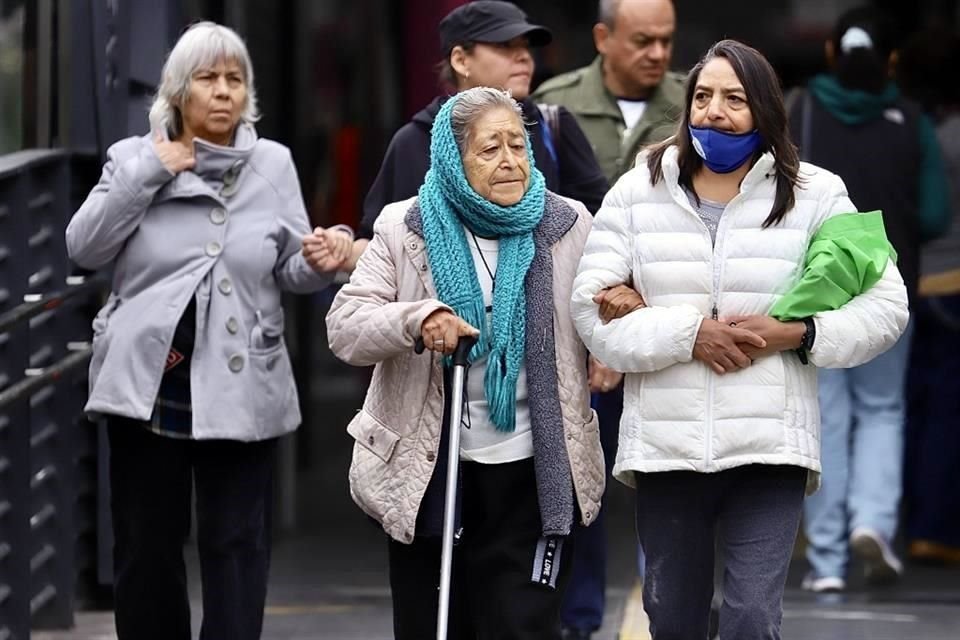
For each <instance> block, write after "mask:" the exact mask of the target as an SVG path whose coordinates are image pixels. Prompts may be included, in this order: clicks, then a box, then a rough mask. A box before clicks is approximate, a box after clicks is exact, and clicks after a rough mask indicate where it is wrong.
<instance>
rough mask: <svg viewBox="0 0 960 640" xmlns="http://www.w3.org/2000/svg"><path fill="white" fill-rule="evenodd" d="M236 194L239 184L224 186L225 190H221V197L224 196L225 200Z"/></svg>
mask: <svg viewBox="0 0 960 640" xmlns="http://www.w3.org/2000/svg"><path fill="white" fill-rule="evenodd" d="M236 192H237V183H233V184H224V185H223V188H222V189H220V195H222V196H223V197H224V198H229V197H230V196H232V195H233V194H235V193H236Z"/></svg>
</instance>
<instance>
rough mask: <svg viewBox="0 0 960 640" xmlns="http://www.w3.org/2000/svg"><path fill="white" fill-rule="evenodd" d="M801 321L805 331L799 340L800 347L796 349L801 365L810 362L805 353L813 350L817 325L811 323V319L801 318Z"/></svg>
mask: <svg viewBox="0 0 960 640" xmlns="http://www.w3.org/2000/svg"><path fill="white" fill-rule="evenodd" d="M802 321H803V325H804V327H805V330H804V332H803V337H802V338H800V347H799V348H798V349H797V357H798V358H800V363H801V364H809V363H810V360H809V358H808V357H807V353H808V352H809V351H810V350H811V349H813V341H814V340H815V339H816V337H817V325H816V324H815V323H814V322H813V318H803V320H802Z"/></svg>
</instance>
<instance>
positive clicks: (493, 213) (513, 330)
mask: <svg viewBox="0 0 960 640" xmlns="http://www.w3.org/2000/svg"><path fill="white" fill-rule="evenodd" d="M456 101H457V97H456V96H454V97H452V98H450V99H449V100H447V102H446V103H445V104H444V105H443V107H441V109H440V112H439V113H437V117H436V118H435V119H434V122H433V129H432V132H431V141H430V169H429V170H428V171H427V176H426V179H425V180H424V183H423V185H422V186H421V187H420V194H419V195H420V199H419V204H420V211H421V214H422V216H423V236H424V240H425V243H426V246H427V258H428V260H429V262H430V269H431V271H432V273H433V280H434V283H435V284H436V287H437V294H438V297H439V298H440V301H441V302H443V303H444V304H446V305H448V306H450V307H451V308H452V309H453V310H454V312H455V313H456V314H457V315H458V316H460V317H461V318H463V319H464V320H466V321H467V322H469V323H470V324H471V325H472V326H474V327H477V328H478V329H479V330H480V339H479V340H478V341H477V344H476V346H475V347H474V348H473V349H472V350H471V352H470V361H471V362H473V361H475V360H476V359H478V358H480V357H482V356H483V355H484V354H488V358H487V370H486V375H485V376H484V381H483V382H484V389H485V391H486V396H487V404H488V405H489V408H490V420H491V422H493V424H494V425H495V426H496V428H497V429H498V430H499V431H506V432H510V431H513V430H514V428H515V427H516V397H517V378H518V377H519V375H520V369H521V367H522V366H523V361H524V353H525V351H524V349H525V347H524V344H525V340H526V299H525V297H526V296H525V293H524V280H525V278H526V275H527V270H528V269H529V268H530V263H531V262H532V261H533V255H534V244H533V230H534V229H535V228H536V226H537V224H539V222H540V219H541V218H542V217H543V206H544V194H545V192H546V187H545V185H544V178H543V174H542V173H540V171H539V170H538V169H537V168H536V167H535V166H534V163H533V149H532V148H531V146H530V139H529V137H527V157H528V158H529V160H530V183H529V187H528V189H527V192H526V193H525V194H524V196H523V199H522V200H521V201H520V202H518V203H517V204H515V205H513V206H509V207H502V206H500V205H497V204H494V203H493V202H490V201H489V200H486V199H485V198H483V197H481V196H480V195H479V194H477V192H476V191H474V190H473V187H471V186H470V184H469V183H468V182H467V177H466V175H465V174H464V171H463V159H462V158H461V156H460V149H459V148H458V146H457V142H456V140H455V138H454V135H453V129H452V128H451V125H450V115H451V112H452V111H453V107H454V105H455V104H456ZM464 226H466V227H467V228H468V229H470V230H471V231H472V232H473V233H475V234H477V235H478V236H481V237H486V238H498V239H499V241H500V249H499V256H498V258H497V271H496V285H495V286H494V291H493V320H492V322H491V323H488V322H487V314H486V311H485V310H484V303H483V292H482V291H481V289H480V282H479V280H478V279H477V272H476V268H475V267H474V262H473V256H472V255H471V253H470V247H469V246H468V245H467V236H466V234H465V233H464V231H463V227H464Z"/></svg>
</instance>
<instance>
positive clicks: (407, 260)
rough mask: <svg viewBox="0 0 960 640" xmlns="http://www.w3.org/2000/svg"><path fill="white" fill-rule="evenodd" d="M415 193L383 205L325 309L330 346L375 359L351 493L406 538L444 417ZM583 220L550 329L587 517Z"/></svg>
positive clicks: (558, 251) (586, 224)
mask: <svg viewBox="0 0 960 640" xmlns="http://www.w3.org/2000/svg"><path fill="white" fill-rule="evenodd" d="M414 201H415V198H411V199H409V200H406V201H403V202H397V203H393V204H390V205H388V206H387V207H385V208H384V210H383V212H382V213H381V215H380V217H379V218H378V219H377V223H376V226H375V235H374V238H373V240H372V241H371V242H370V245H369V246H368V247H367V249H366V250H365V251H364V253H363V256H362V257H361V259H360V261H359V264H358V265H357V268H356V270H355V271H354V273H353V275H352V277H351V278H350V282H349V283H348V284H346V285H345V286H344V287H343V288H342V289H341V290H340V292H339V293H338V294H337V296H336V299H335V300H334V302H333V306H332V307H331V309H330V313H329V314H328V315H327V332H328V336H329V340H330V348H331V349H332V350H333V352H334V353H335V354H336V355H337V357H339V358H340V359H342V360H344V361H346V362H348V363H350V364H353V365H357V366H367V365H376V367H375V369H374V373H373V379H372V381H371V383H370V387H369V389H368V391H367V397H366V400H365V401H364V405H363V408H362V409H361V410H360V411H359V412H358V413H357V416H356V417H355V418H354V419H353V420H352V421H351V422H350V425H349V426H348V427H347V432H348V433H349V434H350V435H351V436H353V437H354V439H355V440H356V443H355V446H354V450H353V461H352V463H351V465H350V492H351V495H352V497H353V499H354V501H355V502H356V503H357V504H358V505H359V506H360V508H361V509H363V511H364V512H366V513H367V514H369V515H370V516H371V517H373V518H374V519H376V520H377V521H378V522H380V524H381V525H382V526H383V529H384V531H386V532H387V534H389V535H390V536H391V537H392V538H394V539H395V540H398V541H400V542H406V543H409V542H412V541H413V538H414V532H415V526H416V520H417V513H418V511H419V509H420V505H421V501H422V500H423V496H424V492H425V491H426V488H427V483H428V481H429V480H430V477H431V475H432V473H433V469H434V466H435V464H436V461H437V451H438V449H439V446H440V430H441V424H442V418H443V416H442V414H443V406H444V402H443V393H444V391H443V371H442V365H441V359H440V358H439V357H437V356H435V355H433V354H432V353H431V352H429V351H427V352H425V353H423V354H421V355H417V354H415V353H414V351H413V345H414V341H415V340H416V338H417V337H418V336H419V335H420V325H421V324H422V323H423V321H424V319H425V318H426V317H427V316H428V315H430V314H431V313H433V312H434V311H436V310H438V309H448V307H446V306H445V305H444V304H442V303H441V302H439V301H438V300H437V299H436V295H437V293H436V289H435V288H434V284H433V279H432V277H431V274H430V267H429V263H428V261H427V254H426V251H425V248H424V242H423V238H421V237H420V236H419V235H417V234H416V233H415V232H413V231H411V230H410V229H409V228H408V226H407V224H406V222H405V220H404V218H405V215H406V213H407V211H408V210H409V209H410V207H411V205H412V204H413V203H414ZM566 202H567V204H569V205H570V206H572V207H573V208H574V209H575V210H576V212H577V214H578V216H579V217H578V219H577V221H576V223H575V225H574V226H573V227H572V228H571V229H570V230H569V231H568V232H567V233H566V234H565V235H564V236H563V237H562V238H561V239H560V240H559V241H558V242H557V243H556V244H554V245H553V261H554V262H553V264H554V267H553V283H554V284H553V290H554V307H553V313H554V331H555V335H556V354H557V371H558V376H559V380H558V388H559V395H560V404H561V412H562V415H563V423H564V424H563V430H564V436H565V441H566V448H567V456H568V458H569V460H570V465H571V472H572V477H573V484H574V494H575V498H576V501H577V503H578V504H579V507H580V514H581V518H582V521H583V523H584V524H590V523H591V522H593V520H594V519H595V518H596V516H597V512H598V511H599V509H600V500H601V497H602V495H603V489H604V466H603V453H602V451H601V449H600V437H599V431H598V427H597V418H596V414H595V413H594V412H593V410H592V409H591V408H590V402H589V401H590V398H589V391H588V387H587V372H586V352H585V349H584V347H583V344H582V342H581V341H580V338H579V337H578V335H577V332H576V330H575V329H574V326H573V322H572V319H571V317H570V297H571V287H572V285H573V279H574V276H575V275H576V270H577V264H578V262H579V260H580V256H581V254H582V249H583V245H584V242H585V241H586V238H587V233H588V232H589V230H590V224H591V217H590V215H589V213H588V212H587V210H586V208H585V207H584V206H583V205H582V204H580V203H579V202H576V201H573V200H566Z"/></svg>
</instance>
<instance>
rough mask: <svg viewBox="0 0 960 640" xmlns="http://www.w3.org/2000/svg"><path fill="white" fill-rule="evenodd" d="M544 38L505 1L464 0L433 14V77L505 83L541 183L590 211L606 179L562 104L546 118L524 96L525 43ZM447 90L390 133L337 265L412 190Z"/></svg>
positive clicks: (529, 64)
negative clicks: (436, 35) (438, 58)
mask: <svg viewBox="0 0 960 640" xmlns="http://www.w3.org/2000/svg"><path fill="white" fill-rule="evenodd" d="M551 39H552V35H551V33H550V31H549V30H548V29H546V28H545V27H542V26H539V25H534V24H530V23H529V22H528V21H527V17H526V14H524V13H523V11H521V10H520V9H519V8H517V7H516V6H515V5H514V4H513V3H510V2H499V1H493V0H478V1H476V2H470V3H468V4H465V5H463V6H461V7H458V8H456V9H454V10H453V11H451V12H450V13H449V14H448V15H447V16H446V17H444V19H443V20H442V21H441V22H440V40H441V45H442V48H443V56H444V57H443V61H442V62H441V63H440V69H441V71H440V73H441V79H442V80H443V81H444V82H445V83H446V84H448V85H450V86H452V87H454V88H455V89H456V91H463V90H464V89H469V88H472V87H480V86H490V87H495V88H498V89H506V90H508V91H510V94H511V95H512V96H513V98H514V99H515V100H517V101H518V102H519V103H520V106H521V108H522V109H523V119H524V121H525V123H526V127H527V132H528V133H529V135H530V142H531V144H532V146H533V155H534V158H535V160H536V163H537V167H538V168H539V169H540V171H541V172H542V173H543V175H544V178H545V179H546V183H547V188H548V189H550V190H551V191H554V192H556V193H558V194H560V195H563V196H566V197H568V198H572V199H574V200H579V201H580V202H582V203H583V204H584V205H585V206H586V207H587V209H588V210H589V211H590V213H596V211H597V209H599V208H600V203H601V202H602V201H603V196H604V195H605V194H606V192H607V180H606V178H605V177H604V175H603V171H602V170H601V169H600V165H599V164H598V163H597V159H596V157H595V156H594V154H593V148H592V147H591V146H590V142H589V141H588V140H587V139H586V137H585V136H584V135H583V131H582V130H581V129H580V126H579V125H578V124H577V121H576V119H575V118H574V117H573V115H572V114H571V113H570V112H568V111H567V110H566V109H564V108H562V107H560V108H558V109H557V110H556V111H554V112H553V114H554V116H553V117H554V118H555V121H554V123H553V125H551V123H550V122H548V116H547V114H545V113H542V112H541V111H540V109H539V108H538V106H537V104H536V103H535V102H533V100H531V99H530V97H529V95H530V80H531V78H532V77H533V70H534V61H533V57H532V55H531V53H530V47H535V46H543V45H545V44H548V43H549V42H550V40H551ZM448 97H449V96H440V97H437V98H435V99H434V100H433V101H432V102H431V103H430V104H429V105H427V106H426V107H424V109H423V110H421V111H420V112H419V113H417V114H416V115H414V117H413V119H412V120H411V121H410V122H408V123H407V124H405V125H404V126H403V127H401V128H400V129H399V130H398V131H397V132H396V134H394V136H393V139H392V140H391V141H390V145H389V146H388V147H387V151H386V154H385V155H384V158H383V163H382V164H381V166H380V172H379V173H378V174H377V177H376V179H375V180H374V182H373V185H372V186H371V187H370V191H369V192H368V193H367V197H366V199H365V200H364V203H363V220H362V222H361V225H360V231H359V233H358V236H359V239H358V240H357V241H356V244H355V248H354V254H353V261H352V263H353V264H351V265H345V267H344V268H346V269H347V270H352V266H354V265H355V264H356V260H357V259H358V258H359V255H360V253H362V251H363V249H364V248H366V245H367V241H368V239H369V238H372V237H373V223H374V221H375V220H376V219H377V217H378V216H379V215H380V212H381V211H382V210H383V208H384V207H385V206H386V205H388V204H390V203H391V202H397V201H399V200H405V199H407V198H410V197H412V196H415V195H417V190H418V189H419V188H420V185H421V184H423V179H424V176H426V174H427V168H428V166H429V164H430V128H431V127H432V126H433V119H434V117H435V116H436V115H437V112H438V111H439V110H440V107H441V106H442V105H443V103H444V102H446V100H447V99H448Z"/></svg>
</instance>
